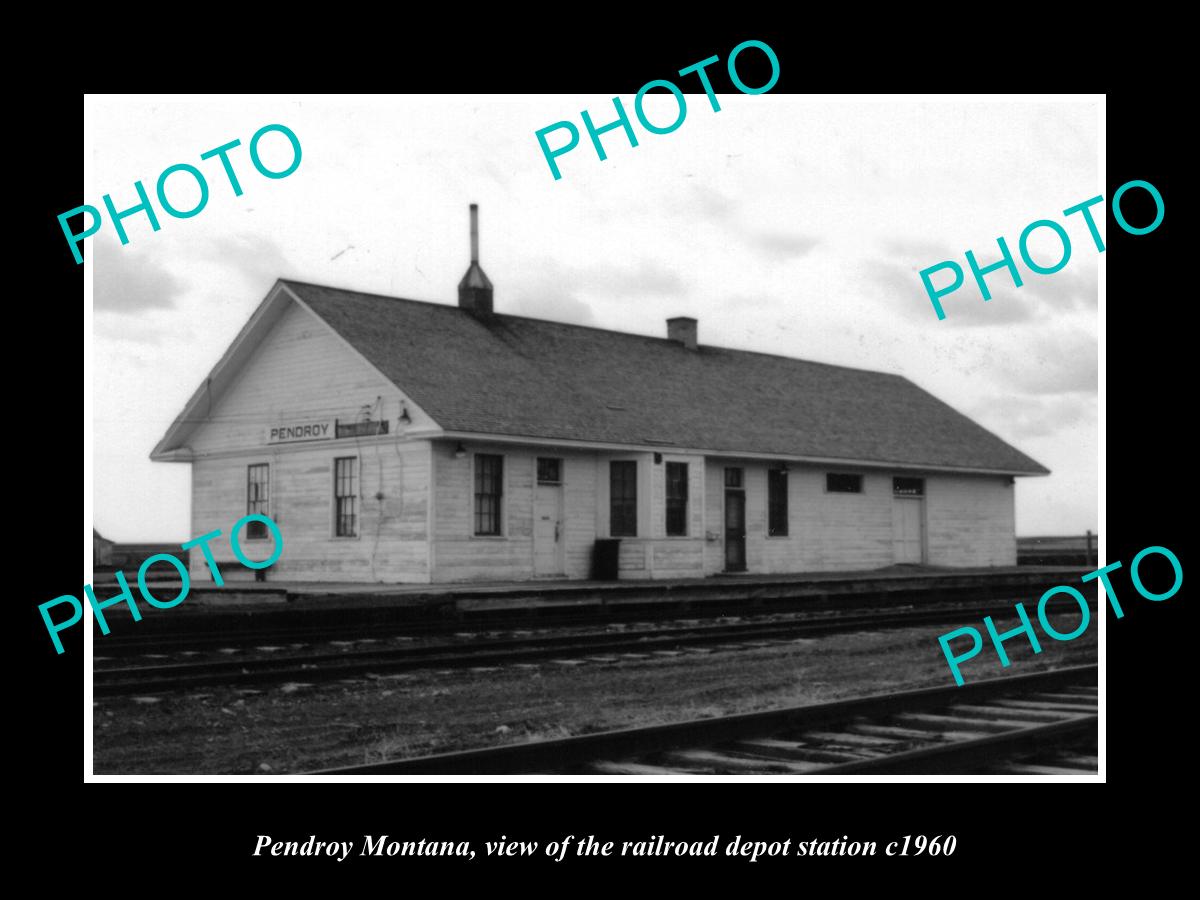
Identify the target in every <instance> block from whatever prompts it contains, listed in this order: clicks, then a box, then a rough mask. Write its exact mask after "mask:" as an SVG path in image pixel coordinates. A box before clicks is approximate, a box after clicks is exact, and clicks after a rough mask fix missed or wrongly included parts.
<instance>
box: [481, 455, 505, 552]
mask: <svg viewBox="0 0 1200 900" xmlns="http://www.w3.org/2000/svg"><path fill="white" fill-rule="evenodd" d="M503 497H504V457H503V456H496V455H494V454H491V453H476V454H475V533H476V534H477V535H499V534H501V533H502V532H501V530H500V508H501V503H502V501H503Z"/></svg>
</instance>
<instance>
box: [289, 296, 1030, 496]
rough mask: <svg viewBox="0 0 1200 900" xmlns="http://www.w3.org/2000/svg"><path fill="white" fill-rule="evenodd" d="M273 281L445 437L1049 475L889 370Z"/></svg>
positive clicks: (987, 432)
mask: <svg viewBox="0 0 1200 900" xmlns="http://www.w3.org/2000/svg"><path fill="white" fill-rule="evenodd" d="M282 284H284V285H285V286H286V287H287V288H288V289H289V290H290V291H291V292H292V293H293V294H294V295H295V296H296V297H298V298H299V299H300V300H301V301H302V302H303V303H304V304H305V305H306V306H307V307H308V308H309V309H311V310H312V311H313V312H314V313H316V315H318V316H320V317H321V318H322V319H323V320H324V321H325V322H326V323H327V324H328V325H329V326H331V327H332V328H333V329H334V331H336V332H337V333H338V334H339V335H341V336H342V337H343V338H344V339H345V340H346V342H347V343H348V344H350V345H351V346H352V347H353V348H354V349H355V350H357V351H358V352H359V353H360V354H361V355H362V356H363V357H364V358H366V360H367V361H368V362H370V363H371V364H372V365H373V366H374V367H375V368H376V369H378V370H379V371H380V372H381V373H382V374H383V375H384V376H385V377H386V378H388V379H389V380H391V381H392V382H393V383H394V384H395V385H396V386H397V387H398V388H400V389H401V390H402V391H404V392H405V393H406V394H407V395H408V396H409V397H411V398H412V399H413V401H414V402H415V403H416V404H418V405H419V406H420V407H421V408H422V409H423V410H424V411H425V412H426V413H428V414H429V415H430V416H431V417H432V418H433V419H434V420H435V421H436V422H437V423H438V425H440V426H441V427H442V428H443V429H444V430H445V431H447V432H451V433H458V432H462V433H478V434H492V435H505V436H512V437H529V438H541V439H561V440H564V441H585V442H595V443H608V444H625V445H637V446H643V447H644V446H647V445H652V446H661V447H663V448H664V449H665V450H668V449H670V448H671V447H680V448H688V449H696V450H710V451H730V452H741V453H753V454H767V455H778V456H780V457H794V458H806V459H820V460H844V461H846V462H848V463H851V462H873V463H894V464H898V465H907V466H918V467H919V466H928V467H930V468H950V469H964V470H971V471H991V472H997V473H1008V474H1046V473H1047V472H1048V470H1047V469H1046V468H1045V467H1043V466H1041V465H1039V464H1038V463H1037V462H1035V461H1034V460H1032V459H1030V458H1029V457H1028V456H1026V455H1025V454H1024V453H1022V452H1020V451H1019V450H1017V449H1015V448H1014V447H1011V446H1009V445H1008V444H1006V443H1005V442H1004V441H1002V440H1001V439H1000V438H998V437H996V436H995V435H994V434H992V433H991V432H990V431H988V430H987V429H985V428H983V427H982V426H980V425H977V424H976V423H975V422H973V421H972V420H971V419H969V418H967V417H966V416H964V415H962V414H961V413H959V412H957V411H955V410H954V409H951V408H950V407H949V406H947V405H946V404H945V403H943V402H941V401H940V400H938V399H937V398H936V397H934V396H932V395H931V394H929V393H927V392H925V391H924V390H922V389H921V388H919V387H917V386H916V385H915V384H913V383H912V382H911V381H909V380H908V379H906V378H903V377H901V376H899V375H889V374H886V373H883V372H870V371H865V370H862V369H850V368H845V367H842V366H832V365H826V364H824V363H815V362H806V361H804V360H799V359H791V358H787V357H782V356H769V355H767V354H763V353H751V352H746V351H742V350H728V349H725V348H721V347H711V346H707V345H703V344H702V345H700V347H699V349H698V350H696V351H692V350H688V349H686V348H684V347H683V346H682V345H681V344H679V343H676V342H674V341H670V340H667V339H664V338H651V337H643V336H640V335H634V334H625V333H622V332H617V331H604V330H601V329H597V328H588V327H584V326H580V325H566V324H562V323H559V322H548V321H543V320H540V319H528V318H523V317H520V316H509V315H498V314H497V315H487V316H477V315H474V314H472V313H470V312H467V311H465V310H462V309H459V308H458V307H457V306H446V305H441V304H435V303H424V302H418V301H414V300H403V299H398V298H393V297H383V296H379V295H376V294H363V293H359V292H357V291H348V290H341V289H337V288H330V287H323V286H320V285H314V284H305V283H302V282H295V281H285V282H282Z"/></svg>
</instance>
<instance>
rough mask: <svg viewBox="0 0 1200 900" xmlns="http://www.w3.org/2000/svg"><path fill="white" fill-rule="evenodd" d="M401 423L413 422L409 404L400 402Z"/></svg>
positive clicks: (408, 423) (409, 423)
mask: <svg viewBox="0 0 1200 900" xmlns="http://www.w3.org/2000/svg"><path fill="white" fill-rule="evenodd" d="M400 424H401V425H411V424H412V416H410V415H409V414H408V406H407V405H405V404H403V403H401V404H400Z"/></svg>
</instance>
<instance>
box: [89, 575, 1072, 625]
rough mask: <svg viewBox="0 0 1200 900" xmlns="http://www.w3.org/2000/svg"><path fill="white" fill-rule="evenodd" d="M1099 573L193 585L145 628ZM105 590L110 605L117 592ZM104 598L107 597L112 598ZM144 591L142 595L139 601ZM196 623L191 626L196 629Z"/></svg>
mask: <svg viewBox="0 0 1200 900" xmlns="http://www.w3.org/2000/svg"><path fill="white" fill-rule="evenodd" d="M1087 571H1091V568H1081V567H1078V566H1067V567H1064V566H1005V567H992V568H972V569H960V568H955V569H950V568H938V567H931V566H890V567H887V568H882V569H870V570H862V571H840V572H808V573H799V574H788V575H719V576H712V577H708V578H688V579H676V580H655V581H565V580H558V581H523V582H486V583H483V582H481V583H469V584H462V583H459V584H439V585H430V584H419V585H394V584H387V585H385V584H377V583H376V584H363V583H345V584H342V583H330V582H282V581H272V582H227V583H226V584H225V585H224V586H223V587H214V586H211V585H203V584H200V585H196V584H193V585H192V589H191V591H190V593H189V594H188V597H187V598H186V600H184V601H183V602H182V603H181V604H180V605H179V606H177V607H173V608H171V609H168V610H160V609H155V608H153V607H149V606H148V605H147V604H142V603H140V601H139V605H141V606H143V607H144V608H143V620H142V622H141V623H139V625H138V628H139V629H142V628H147V629H156V628H158V627H163V628H170V629H171V630H175V629H186V628H188V627H207V626H210V625H216V622H215V621H205V622H203V623H201V622H200V621H199V620H201V619H203V620H215V619H221V620H224V622H225V624H226V625H228V626H229V627H235V626H236V623H237V622H242V623H246V622H249V621H251V620H253V621H254V623H255V624H256V625H257V624H265V623H266V622H267V621H268V620H271V621H279V622H281V623H282V622H291V623H298V622H306V623H312V624H320V623H321V622H331V623H333V622H336V623H342V622H345V621H347V620H349V619H354V620H359V621H364V622H365V621H373V622H382V621H404V620H419V619H429V618H447V619H455V618H462V619H467V618H479V617H481V616H486V615H491V614H504V613H508V614H518V613H519V614H528V615H537V614H538V613H539V612H545V613H546V614H551V615H553V614H558V615H561V614H564V613H570V612H571V611H572V610H576V611H578V612H579V613H581V614H582V613H586V612H588V611H592V612H597V613H601V614H602V613H605V612H615V611H617V610H622V611H624V612H627V613H630V614H634V613H636V612H637V611H639V610H646V611H661V610H664V609H670V610H672V611H675V612H687V611H688V610H693V611H695V612H697V613H698V614H702V615H713V614H720V610H721V609H722V608H725V607H728V608H729V609H731V610H743V611H744V610H746V609H750V610H752V611H753V610H755V609H756V608H759V607H761V608H762V609H763V610H769V609H774V608H783V607H785V606H788V607H789V608H795V607H796V606H797V605H799V606H802V607H804V608H812V609H817V608H821V607H822V606H836V607H843V606H844V607H845V608H854V607H865V606H870V605H879V604H884V605H891V604H893V603H894V604H902V603H906V602H922V603H929V602H937V601H938V600H939V599H944V600H961V599H963V598H964V597H969V598H971V599H973V600H994V599H1009V598H1011V599H1013V600H1014V601H1015V600H1020V599H1032V600H1034V601H1036V600H1037V598H1038V597H1039V596H1040V595H1041V594H1042V593H1043V592H1044V591H1046V590H1048V589H1049V588H1051V587H1054V586H1055V585H1059V584H1077V583H1078V582H1079V577H1080V575H1082V574H1084V573H1085V572H1087ZM109 587H110V586H104V588H103V589H102V586H101V585H97V586H96V592H97V596H98V597H100V598H102V599H103V598H106V597H108V596H112V594H114V593H115V592H116V585H115V584H113V585H111V590H109ZM149 587H150V590H151V592H152V593H154V594H155V596H158V597H160V598H163V599H169V598H171V597H173V596H175V595H176V594H177V593H178V591H179V582H174V583H173V584H172V583H171V582H169V581H163V582H151V583H150V585H149ZM105 591H108V592H107V593H106V592H105ZM136 592H137V588H136V587H134V593H135V597H136ZM114 614H116V615H117V616H122V615H127V607H126V606H125V605H124V604H120V605H114V606H113V607H110V608H109V609H108V610H106V616H107V617H108V618H109V620H110V621H111V620H112V619H113V617H114ZM189 623H191V624H189Z"/></svg>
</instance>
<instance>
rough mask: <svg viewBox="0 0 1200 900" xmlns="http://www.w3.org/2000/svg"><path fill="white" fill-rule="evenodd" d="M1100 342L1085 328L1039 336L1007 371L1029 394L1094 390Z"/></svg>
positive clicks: (1092, 391)
mask: <svg viewBox="0 0 1200 900" xmlns="http://www.w3.org/2000/svg"><path fill="white" fill-rule="evenodd" d="M1098 359H1099V346H1098V342H1097V340H1096V336H1095V335H1093V334H1088V333H1086V332H1069V333H1066V334H1062V335H1045V336H1042V337H1039V338H1036V339H1035V340H1033V341H1032V342H1030V345H1029V347H1028V349H1027V350H1025V352H1023V353H1021V355H1020V365H1019V367H1017V368H1015V369H1014V370H1013V371H1011V372H1009V373H1008V380H1009V381H1010V382H1011V383H1012V385H1013V386H1014V387H1016V388H1018V389H1020V390H1022V391H1025V392H1026V393H1029V394H1041V395H1053V394H1074V393H1086V394H1095V393H1096V391H1097V386H1098V385H1097V381H1098V374H1097V373H1098V370H1099V366H1098Z"/></svg>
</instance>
